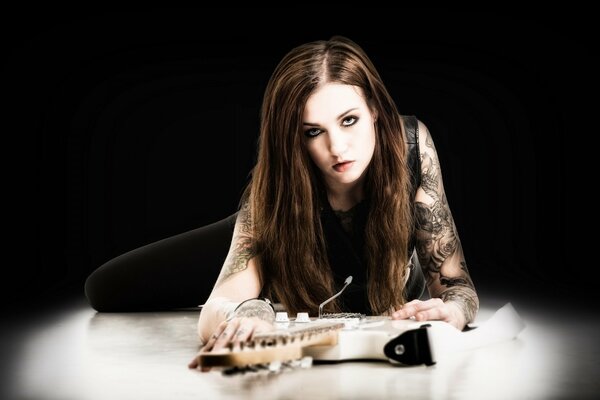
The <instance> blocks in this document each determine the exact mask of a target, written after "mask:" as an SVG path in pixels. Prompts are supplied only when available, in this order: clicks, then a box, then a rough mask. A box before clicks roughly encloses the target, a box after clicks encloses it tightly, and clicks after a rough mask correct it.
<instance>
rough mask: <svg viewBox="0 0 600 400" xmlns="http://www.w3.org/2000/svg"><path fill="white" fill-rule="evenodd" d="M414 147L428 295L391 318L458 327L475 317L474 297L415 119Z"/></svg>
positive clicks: (436, 171)
mask: <svg viewBox="0 0 600 400" xmlns="http://www.w3.org/2000/svg"><path fill="white" fill-rule="evenodd" d="M419 147H420V152H421V186H420V187H419V189H418V190H417V193H416V197H415V207H416V213H415V216H416V217H415V227H416V235H417V240H416V250H417V255H418V257H419V262H420V264H421V267H422V268H423V273H424V275H425V278H426V279H427V286H428V289H429V294H430V296H431V297H432V299H431V300H428V301H425V302H423V301H419V300H415V301H412V302H409V303H407V304H405V305H404V307H402V309H401V310H399V311H397V312H396V313H394V317H399V318H408V317H410V316H413V315H414V316H415V317H416V318H417V319H418V320H426V319H430V320H431V319H441V320H445V321H447V322H450V323H451V324H452V325H454V326H456V327H457V328H458V329H463V328H464V326H465V325H466V324H467V323H469V322H472V321H473V320H474V319H475V315H476V314H477V310H478V308H479V299H478V297H477V292H476V291H475V287H474V285H473V281H472V280H471V277H470V276H469V271H468V269H467V264H466V261H465V257H464V255H463V250H462V245H461V243H460V239H459V237H458V232H457V230H456V226H455V225H454V220H453V218H452V213H451V212H450V207H449V206H448V201H447V199H446V194H445V193H444V184H443V181H442V170H441V167H440V163H439V159H438V156H437V152H436V150H435V146H434V144H433V140H432V139H431V135H430V134H429V130H428V129H427V127H426V126H425V125H424V124H423V123H422V122H421V121H419Z"/></svg>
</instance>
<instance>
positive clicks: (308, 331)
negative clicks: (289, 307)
mask: <svg viewBox="0 0 600 400" xmlns="http://www.w3.org/2000/svg"><path fill="white" fill-rule="evenodd" d="M343 327H344V323H343V322H326V321H323V322H314V323H309V324H307V326H302V325H296V326H294V327H292V328H290V329H287V330H277V331H273V332H266V333H262V334H258V335H255V336H254V337H253V338H252V339H251V340H249V341H247V342H243V343H241V344H240V345H239V346H229V347H227V348H224V349H221V350H217V351H209V352H203V353H201V354H200V355H199V363H200V365H201V366H203V367H242V366H247V365H254V364H266V363H270V362H273V361H282V362H284V361H291V360H297V359H299V358H302V355H303V354H302V350H303V349H304V348H306V347H309V346H317V345H320V346H333V345H335V344H336V343H337V339H338V332H339V330H340V329H342V328H343Z"/></svg>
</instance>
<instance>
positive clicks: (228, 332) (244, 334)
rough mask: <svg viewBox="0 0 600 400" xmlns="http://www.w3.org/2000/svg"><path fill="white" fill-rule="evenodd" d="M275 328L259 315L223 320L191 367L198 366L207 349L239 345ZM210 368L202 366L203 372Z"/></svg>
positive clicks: (214, 349)
mask: <svg viewBox="0 0 600 400" xmlns="http://www.w3.org/2000/svg"><path fill="white" fill-rule="evenodd" d="M273 329H275V327H274V326H273V324H272V323H270V322H267V321H264V320H262V319H260V318H257V317H236V318H233V319H231V320H229V321H223V322H221V323H220V324H219V325H218V326H217V329H216V330H215V331H214V332H213V334H212V335H211V336H210V339H209V340H208V342H206V344H205V345H204V346H203V347H202V348H201V349H200V351H199V352H198V354H196V356H195V357H194V358H193V359H192V361H190V363H189V364H188V367H189V368H198V367H199V365H200V363H199V356H200V354H201V353H205V352H207V351H216V350H219V349H222V348H224V347H226V346H227V345H228V344H229V343H233V346H234V347H236V346H239V345H240V343H241V342H245V341H247V340H249V339H251V338H252V337H253V335H255V334H257V333H263V332H268V331H271V330H273ZM209 370H210V368H202V372H206V371H209Z"/></svg>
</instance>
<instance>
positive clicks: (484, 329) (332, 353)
mask: <svg viewBox="0 0 600 400" xmlns="http://www.w3.org/2000/svg"><path fill="white" fill-rule="evenodd" d="M524 326H525V325H524V323H523V321H522V320H521V319H520V317H519V316H518V314H517V313H516V311H515V310H514V308H513V307H512V306H511V305H510V303H508V304H506V305H505V306H503V307H502V308H500V309H499V310H497V311H496V312H495V314H494V315H493V316H492V317H491V318H489V319H488V320H487V321H485V322H484V323H483V324H481V325H479V326H478V327H476V328H474V329H470V330H467V331H459V330H458V329H456V328H454V327H453V326H452V325H450V324H448V323H446V322H443V321H424V322H416V321H414V320H391V319H390V318H389V317H366V318H361V319H359V318H354V319H353V318H349V319H343V318H342V319H336V318H321V319H314V320H311V321H310V322H303V323H300V322H293V323H290V326H289V327H287V328H278V329H276V330H274V331H271V332H268V333H262V334H258V335H255V336H254V337H253V338H252V339H251V340H249V341H247V342H245V343H242V344H241V345H240V346H235V347H234V346H232V345H230V346H229V347H227V348H224V349H221V350H218V351H211V352H202V353H200V354H199V355H198V361H199V364H200V366H203V367H247V366H251V365H259V364H267V363H271V362H277V361H280V362H288V361H293V360H299V359H301V358H303V357H311V358H312V359H313V360H316V361H332V362H334V361H344V360H388V361H390V362H391V363H398V364H403V365H420V364H425V365H433V364H435V363H436V362H437V361H438V360H440V359H443V358H444V357H446V356H448V355H450V354H452V353H455V352H458V351H464V350H468V349H472V348H477V347H481V346H486V345H490V344H493V343H497V342H500V341H505V340H510V339H513V338H515V337H516V336H517V335H518V334H519V332H521V331H522V330H523V328H524Z"/></svg>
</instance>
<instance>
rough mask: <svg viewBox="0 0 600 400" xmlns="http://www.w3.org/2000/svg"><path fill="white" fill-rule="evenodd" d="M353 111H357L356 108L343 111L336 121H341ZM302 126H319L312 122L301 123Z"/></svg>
mask: <svg viewBox="0 0 600 400" xmlns="http://www.w3.org/2000/svg"><path fill="white" fill-rule="evenodd" d="M354 110H358V107H354V108H351V109H349V110H346V111H344V112H343V113H341V114H340V115H338V117H337V119H342V118H343V117H344V116H345V115H346V114H348V113H349V112H351V111H354ZM302 125H310V126H319V124H315V123H313V122H303V123H302Z"/></svg>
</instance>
